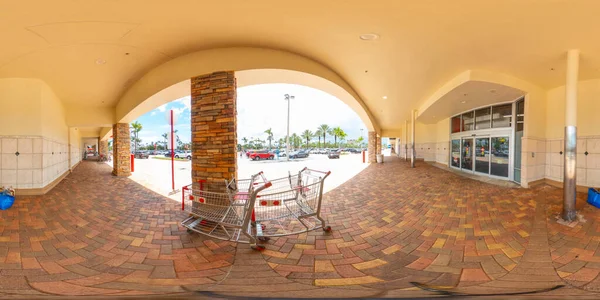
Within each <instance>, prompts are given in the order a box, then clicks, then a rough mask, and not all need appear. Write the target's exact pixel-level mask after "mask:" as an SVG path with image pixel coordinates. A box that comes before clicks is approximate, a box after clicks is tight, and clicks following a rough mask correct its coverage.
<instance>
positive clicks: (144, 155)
mask: <svg viewBox="0 0 600 300" xmlns="http://www.w3.org/2000/svg"><path fill="white" fill-rule="evenodd" d="M133 157H135V158H141V159H143V158H148V157H149V156H148V153H147V152H145V151H138V152H135V153H134V154H133Z"/></svg>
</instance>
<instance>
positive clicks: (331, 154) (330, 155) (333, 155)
mask: <svg viewBox="0 0 600 300" xmlns="http://www.w3.org/2000/svg"><path fill="white" fill-rule="evenodd" d="M327 158H329V159H333V158H340V152H339V151H335V150H329V152H328V153H327Z"/></svg>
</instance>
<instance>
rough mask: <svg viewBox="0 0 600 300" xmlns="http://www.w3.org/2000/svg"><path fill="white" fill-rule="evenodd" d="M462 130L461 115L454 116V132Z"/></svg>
mask: <svg viewBox="0 0 600 300" xmlns="http://www.w3.org/2000/svg"><path fill="white" fill-rule="evenodd" d="M457 132H460V116H456V117H453V118H452V133H457Z"/></svg>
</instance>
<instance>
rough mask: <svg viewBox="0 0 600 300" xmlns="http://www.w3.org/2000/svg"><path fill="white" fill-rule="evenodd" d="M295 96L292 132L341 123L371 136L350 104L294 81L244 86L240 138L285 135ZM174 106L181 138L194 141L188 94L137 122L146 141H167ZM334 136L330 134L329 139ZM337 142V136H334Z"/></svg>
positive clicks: (239, 93)
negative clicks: (165, 135)
mask: <svg viewBox="0 0 600 300" xmlns="http://www.w3.org/2000/svg"><path fill="white" fill-rule="evenodd" d="M285 94H290V95H294V96H295V99H294V100H292V102H291V106H290V112H291V113H290V135H291V134H293V133H296V134H301V133H302V132H303V131H304V130H306V129H309V130H311V131H313V132H314V131H316V129H317V127H318V126H319V125H321V124H327V125H329V126H330V127H336V126H340V127H341V128H342V129H343V130H344V131H345V132H346V133H347V134H348V137H347V139H356V138H358V137H359V136H360V135H361V128H362V129H363V130H362V136H363V137H364V138H365V140H366V139H367V129H366V127H365V125H364V124H363V122H362V121H361V119H360V118H359V117H358V115H357V114H356V113H355V112H354V111H353V110H352V109H351V108H350V107H348V106H347V105H346V104H344V103H343V102H342V101H340V100H339V99H337V98H336V97H334V96H331V95H329V94H327V93H325V92H323V91H320V90H316V89H313V88H309V87H305V86H300V85H293V84H263V85H253V86H248V87H241V88H238V90H237V99H238V102H237V104H238V106H237V110H238V139H239V140H241V139H242V138H243V137H246V138H260V139H263V140H264V139H266V134H265V133H264V131H265V130H266V129H268V128H272V130H273V134H274V136H275V139H279V138H284V137H285V134H286V128H287V127H286V126H287V123H286V122H287V102H286V101H285V100H284V95H285ZM171 109H173V110H174V111H175V113H176V114H177V115H178V120H177V125H175V129H177V130H178V134H179V137H180V138H181V140H182V141H183V142H189V141H190V140H191V131H190V98H189V97H184V98H181V99H176V100H175V101H172V102H170V103H167V104H164V105H162V106H160V107H158V108H156V109H154V110H152V111H150V112H148V113H147V114H145V115H143V116H141V117H140V118H138V119H137V120H136V121H138V122H140V123H141V124H142V126H143V129H142V131H141V132H140V138H141V139H142V143H143V144H145V143H150V142H153V141H164V139H163V138H162V137H161V135H162V134H163V133H166V132H168V131H169V125H168V122H167V117H166V116H167V114H168V111H169V110H171ZM329 139H330V137H329V136H328V137H327V140H329ZM331 140H332V141H333V138H331Z"/></svg>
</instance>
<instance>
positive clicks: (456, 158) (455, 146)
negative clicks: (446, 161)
mask: <svg viewBox="0 0 600 300" xmlns="http://www.w3.org/2000/svg"><path fill="white" fill-rule="evenodd" d="M451 152H452V155H451V157H452V162H451V163H452V166H453V167H457V168H460V140H452V151H451Z"/></svg>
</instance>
